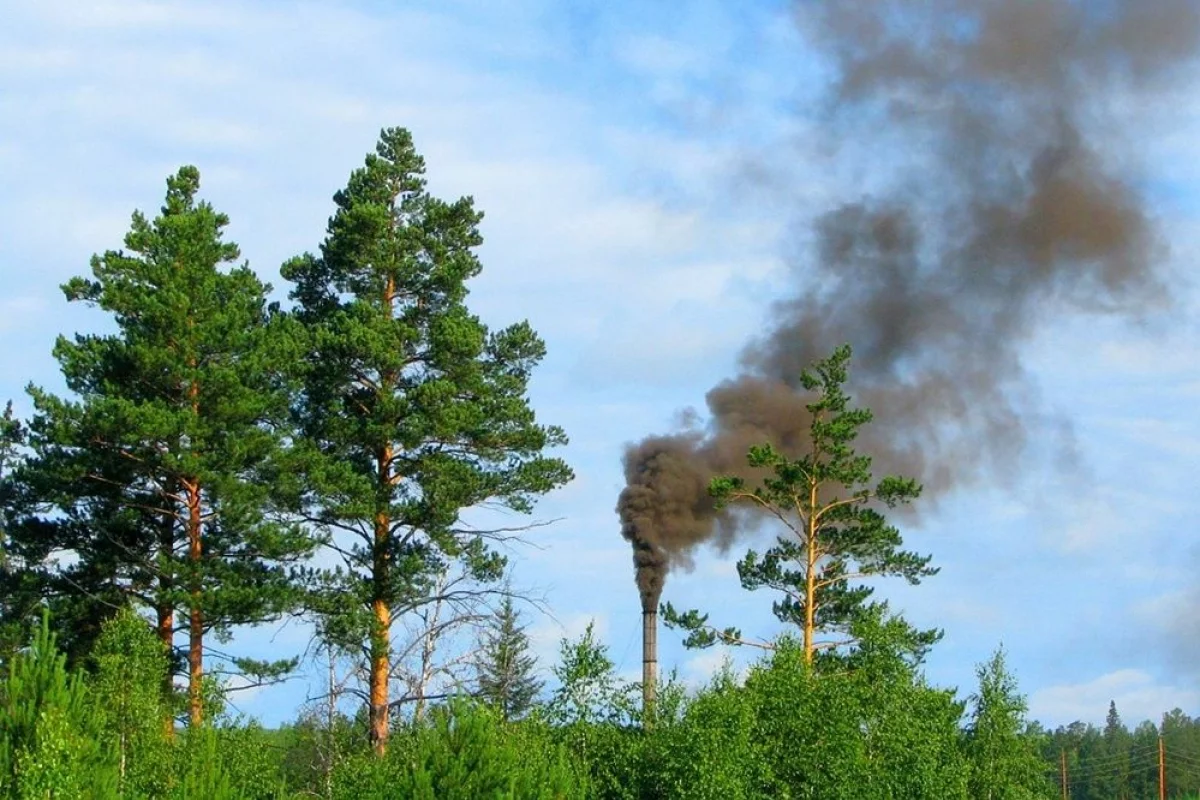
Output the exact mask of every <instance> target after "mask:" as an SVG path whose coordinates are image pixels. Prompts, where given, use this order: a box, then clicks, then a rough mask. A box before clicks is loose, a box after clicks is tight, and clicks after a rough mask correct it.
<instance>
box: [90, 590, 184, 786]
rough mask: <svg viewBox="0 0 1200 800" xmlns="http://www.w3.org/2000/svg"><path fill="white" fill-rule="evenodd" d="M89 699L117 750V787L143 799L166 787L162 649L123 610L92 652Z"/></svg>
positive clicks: (164, 658)
mask: <svg viewBox="0 0 1200 800" xmlns="http://www.w3.org/2000/svg"><path fill="white" fill-rule="evenodd" d="M92 662H93V664H94V668H95V677H94V678H93V680H92V684H91V688H92V700H93V702H94V703H95V707H96V710H97V712H98V713H99V715H100V716H101V718H102V719H103V731H104V735H105V736H106V738H107V739H108V740H109V741H111V742H112V743H113V745H114V746H115V748H116V751H117V753H116V757H117V765H118V773H119V777H120V787H121V791H122V792H124V793H128V794H132V795H144V796H147V797H156V796H162V795H163V794H165V793H166V791H167V789H168V788H169V774H168V773H167V772H166V771H165V770H164V769H163V764H165V763H168V762H169V760H170V747H169V744H168V742H167V741H166V738H165V736H164V724H165V722H166V721H167V720H169V719H170V718H171V716H172V715H171V711H170V706H169V698H167V697H164V696H163V688H162V677H163V675H164V674H165V673H166V670H167V653H166V650H165V648H164V647H163V644H162V642H160V641H159V640H158V639H157V638H156V637H155V636H154V633H153V632H152V631H151V630H150V626H149V625H148V624H147V623H146V621H145V620H143V619H142V618H141V617H139V616H138V615H137V614H135V613H134V612H133V611H131V610H129V609H126V610H124V611H121V612H120V613H118V614H117V615H116V616H115V617H113V618H112V619H110V620H108V621H107V622H105V623H104V627H103V630H102V631H101V633H100V637H99V638H98V639H97V640H96V646H95V648H94V650H93V651H92Z"/></svg>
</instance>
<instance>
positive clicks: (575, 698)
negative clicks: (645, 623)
mask: <svg viewBox="0 0 1200 800" xmlns="http://www.w3.org/2000/svg"><path fill="white" fill-rule="evenodd" d="M595 625H596V623H595V622H594V621H593V622H589V623H588V626H587V628H586V629H585V630H584V632H583V633H582V634H581V635H580V636H579V638H578V639H576V640H575V641H570V640H568V639H562V640H561V641H560V642H559V663H558V665H557V666H555V667H554V677H555V678H557V679H558V684H559V685H558V688H556V689H555V690H554V694H553V696H552V697H551V699H550V704H549V706H548V707H547V709H546V713H547V717H548V719H550V720H551V721H552V722H554V723H555V724H557V725H562V726H572V725H579V724H586V723H594V722H601V721H603V722H611V723H625V722H630V721H632V720H633V719H635V718H636V713H637V706H636V701H635V700H634V698H633V688H634V687H632V686H630V685H629V684H626V683H624V682H623V681H620V680H619V679H618V678H617V676H616V674H615V671H614V666H613V662H612V659H611V658H609V657H608V647H607V646H606V645H604V644H602V643H601V642H599V641H597V639H596V631H595Z"/></svg>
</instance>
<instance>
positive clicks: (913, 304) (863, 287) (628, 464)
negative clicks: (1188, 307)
mask: <svg viewBox="0 0 1200 800" xmlns="http://www.w3.org/2000/svg"><path fill="white" fill-rule="evenodd" d="M795 10H796V17H797V20H798V21H799V23H800V26H801V28H802V29H803V32H804V33H806V34H807V36H806V38H807V39H808V40H809V43H810V52H811V53H814V54H818V55H821V56H824V57H825V60H826V61H827V63H828V66H830V67H831V68H832V75H833V76H834V79H833V82H832V84H831V87H830V96H829V101H830V102H829V103H828V105H827V106H825V107H826V108H827V109H828V113H827V115H826V117H825V118H824V119H822V120H821V121H820V122H819V123H818V125H817V126H816V127H815V129H814V132H815V133H816V134H817V135H818V136H821V137H824V142H823V144H825V145H828V146H829V147H828V151H830V152H832V153H834V154H838V155H841V156H842V157H845V158H848V159H851V162H852V163H851V166H853V167H857V168H858V169H856V170H855V171H856V172H861V171H863V170H864V169H865V170H866V171H867V172H869V173H871V174H878V175H881V176H887V182H886V183H882V184H881V185H880V186H879V188H878V191H877V192H876V193H875V194H874V195H873V196H865V197H864V196H857V195H856V196H853V197H847V198H844V199H842V200H841V201H839V202H837V203H835V204H833V205H831V206H830V207H828V208H826V209H823V210H822V211H821V213H819V214H817V215H816V216H815V219H814V224H813V226H812V231H813V233H814V234H815V247H814V248H813V251H812V252H813V258H812V259H805V260H804V261H803V262H801V263H795V264H793V265H791V266H792V268H793V275H792V280H793V285H794V287H795V288H794V290H793V292H792V293H791V295H790V297H787V298H786V299H784V300H783V301H781V302H779V303H777V304H776V305H775V307H774V308H773V313H772V315H771V317H770V320H769V324H768V325H766V326H765V328H764V334H763V336H762V337H761V338H759V339H757V340H756V341H753V342H751V343H750V344H749V345H748V346H747V348H746V349H745V351H744V352H743V354H742V358H741V365H740V370H739V372H738V374H737V375H735V376H733V377H732V378H730V379H729V380H727V381H724V382H722V383H721V384H719V385H718V386H716V387H715V388H713V389H712V390H711V391H710V392H709V393H708V396H707V398H706V400H707V406H708V411H709V418H708V421H707V425H706V426H705V427H704V428H703V429H692V430H689V431H686V432H684V433H679V434H673V435H666V436H661V435H660V436H652V437H649V438H647V439H645V440H643V441H641V442H638V443H635V444H631V445H630V446H629V447H628V448H627V449H626V452H625V459H624V466H625V479H626V485H625V488H624V490H623V491H622V492H621V496H620V499H619V501H618V505H617V510H618V512H619V514H620V517H621V522H622V535H623V536H625V538H626V539H627V540H628V541H629V542H630V543H631V544H632V545H633V549H634V565H635V568H636V576H637V584H638V589H639V592H640V593H641V596H642V607H643V609H646V608H650V609H653V608H655V607H656V606H657V601H658V596H659V595H660V594H661V592H662V588H663V584H664V582H665V580H666V575H667V573H668V572H669V571H670V570H671V569H674V568H677V567H680V566H683V567H685V568H686V567H688V566H690V563H691V556H692V553H693V552H694V551H695V549H696V548H697V547H700V546H701V545H704V544H706V543H712V544H715V545H717V547H718V548H720V549H722V550H724V549H726V548H728V546H729V545H730V544H731V542H732V541H733V537H734V536H735V535H736V534H737V533H738V532H739V531H740V529H741V526H739V524H738V523H739V522H744V521H745V520H746V516H745V515H746V514H748V513H749V512H738V514H731V513H730V512H728V511H720V510H718V509H716V508H715V506H714V505H713V503H712V499H711V498H710V497H709V495H708V485H709V482H710V481H711V479H712V477H713V476H714V475H720V474H740V475H742V476H743V477H750V476H747V475H746V473H745V470H746V461H745V459H746V452H747V449H748V448H749V447H750V446H751V445H755V444H761V443H764V442H770V443H771V444H773V445H774V446H775V447H776V448H777V449H779V450H780V451H782V452H784V453H785V454H787V455H789V456H791V457H799V456H801V455H803V450H802V448H803V446H804V440H805V437H804V432H805V428H806V427H807V412H806V410H805V401H806V393H805V392H804V391H803V389H802V387H799V386H797V378H798V376H799V374H800V371H801V370H802V369H804V368H805V367H807V366H809V365H810V364H812V363H813V362H814V361H816V360H817V359H819V358H823V357H825V356H827V355H829V353H830V352H832V350H833V349H834V348H835V347H837V346H839V345H842V344H845V343H849V344H851V345H852V346H853V348H854V382H853V384H852V386H851V389H852V391H853V394H854V396H855V402H856V403H857V404H858V405H861V406H864V407H866V408H869V409H871V410H872V411H873V412H874V413H875V417H876V419H877V420H878V423H877V424H876V425H873V426H870V428H869V429H868V430H866V431H864V435H863V437H862V438H861V439H860V441H859V445H860V446H861V448H862V450H863V452H865V453H867V454H869V455H871V456H872V458H873V460H874V466H875V468H876V471H877V472H878V473H879V474H881V475H887V474H900V475H907V476H912V477H915V478H916V479H917V480H919V481H920V482H921V483H922V484H923V486H924V492H923V493H922V501H923V502H924V503H926V504H928V503H930V502H933V501H936V500H937V498H938V497H940V496H943V495H944V494H945V493H947V492H950V491H952V490H954V489H955V488H957V487H959V486H962V485H964V484H970V483H972V482H975V481H979V480H985V479H991V478H997V477H998V478H1001V479H1003V478H1004V477H1005V476H1008V475H1012V474H1014V473H1018V472H1020V471H1021V470H1020V469H1019V467H1020V459H1021V457H1022V456H1023V455H1025V452H1026V447H1025V446H1026V442H1027V441H1030V440H1031V439H1033V438H1035V437H1034V436H1031V435H1030V434H1031V433H1036V434H1041V433H1043V431H1041V430H1037V431H1032V432H1031V431H1030V430H1029V428H1028V426H1029V425H1030V423H1031V422H1033V423H1035V424H1036V423H1037V422H1038V421H1039V420H1044V419H1045V418H1046V417H1047V414H1046V412H1045V408H1044V407H1043V406H1042V405H1041V404H1040V403H1039V402H1038V399H1037V397H1038V393H1037V387H1036V386H1035V385H1034V383H1033V381H1032V380H1031V379H1030V377H1029V376H1028V375H1027V374H1026V371H1025V368H1024V365H1023V363H1022V360H1023V359H1022V355H1023V352H1024V347H1025V345H1026V344H1027V343H1028V342H1029V341H1030V340H1031V339H1033V338H1034V337H1035V336H1036V335H1038V334H1039V333H1041V332H1043V331H1044V330H1045V329H1046V327H1047V326H1048V325H1050V324H1054V323H1058V322H1059V321H1061V320H1063V319H1066V318H1068V317H1069V316H1071V315H1075V314H1107V315H1112V316H1116V317H1122V318H1125V319H1130V320H1135V321H1136V320H1142V319H1145V318H1148V317H1151V316H1153V315H1154V314H1156V313H1158V312H1160V311H1161V310H1162V309H1163V308H1164V307H1165V306H1167V305H1168V303H1169V301H1170V299H1171V298H1170V294H1171V293H1170V291H1169V287H1170V285H1171V283H1172V276H1171V275H1169V274H1168V272H1167V270H1166V268H1165V266H1164V265H1165V259H1164V258H1163V257H1162V256H1163V249H1164V248H1163V242H1162V241H1161V238H1160V235H1159V230H1158V228H1157V226H1156V224H1155V220H1154V217H1153V214H1152V213H1151V209H1150V208H1149V207H1148V205H1147V203H1146V198H1145V197H1144V196H1143V192H1142V190H1141V186H1142V183H1143V181H1142V180H1141V176H1139V175H1137V174H1136V173H1133V172H1130V171H1129V170H1128V169H1127V168H1126V167H1127V164H1128V163H1129V162H1128V160H1127V159H1125V158H1123V154H1122V153H1119V152H1114V150H1113V148H1115V147H1117V146H1118V145H1119V144H1120V142H1121V141H1123V140H1124V139H1132V138H1134V137H1135V136H1136V135H1137V133H1138V132H1137V130H1136V129H1134V128H1132V127H1129V125H1128V123H1129V122H1131V121H1132V122H1133V123H1134V124H1136V123H1137V121H1138V120H1139V116H1138V115H1137V114H1133V113H1128V106H1129V105H1131V104H1135V103H1139V102H1144V101H1147V100H1150V99H1152V97H1153V94H1154V92H1155V90H1156V89H1160V88H1163V89H1165V88H1169V87H1170V86H1172V85H1173V84H1174V82H1175V81H1176V80H1177V79H1179V78H1180V77H1183V76H1185V75H1186V76H1187V77H1191V75H1190V73H1185V72H1184V68H1188V69H1189V70H1190V68H1191V67H1192V66H1194V62H1195V57H1196V55H1197V51H1198V48H1200V4H1197V3H1196V2H1195V0H1107V2H1088V1H1087V0H1041V2H1036V3H1033V2H1030V3H1014V2H1012V0H929V2H920V3H917V2H911V0H862V1H861V2H855V3H847V2H841V1H840V0H806V2H803V3H796V4H795ZM808 107H810V108H811V107H812V106H811V104H810V105H809V106H808ZM1110 112H1112V113H1110ZM777 155H778V157H777V158H776V159H775V162H774V163H771V164H767V165H766V167H767V169H766V170H765V171H766V172H768V173H770V172H780V173H781V174H783V176H784V179H785V181H786V180H787V179H790V178H791V177H792V176H791V175H789V174H788V173H787V162H788V161H789V160H794V158H795V156H794V154H793V153H792V152H790V151H788V150H786V149H785V148H779V151H778V153H777ZM893 176H894V177H893ZM809 180H811V175H806V176H804V179H803V180H800V181H799V183H805V182H807V181H809ZM854 191H855V192H857V191H859V189H858V188H857V187H856V188H855V190H854ZM739 514H741V515H743V516H741V518H739ZM751 527H752V525H751ZM647 598H652V599H653V601H654V602H653V603H650V604H649V605H647Z"/></svg>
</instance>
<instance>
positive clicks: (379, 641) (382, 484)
mask: <svg viewBox="0 0 1200 800" xmlns="http://www.w3.org/2000/svg"><path fill="white" fill-rule="evenodd" d="M395 298H396V282H395V279H394V278H393V277H392V276H390V275H389V276H388V277H387V280H386V281H385V283H384V288H383V306H384V309H385V310H386V313H387V316H388V318H389V319H390V318H391V316H392V309H393V305H394V303H395ZM393 383H394V376H392V375H389V374H386V373H384V374H382V375H380V376H379V387H380V392H381V393H386V392H390V391H391V390H392V384H393ZM375 466H376V478H377V479H378V481H379V497H380V498H381V501H380V502H381V503H382V505H381V506H380V507H379V508H378V509H377V510H376V513H375V531H374V534H375V540H374V550H375V552H374V558H373V560H372V569H373V570H374V573H375V574H374V575H373V576H372V577H373V578H374V585H375V597H374V598H373V600H372V602H371V611H372V613H373V614H374V617H375V619H374V623H375V629H374V630H373V631H372V632H371V678H370V687H369V689H370V694H371V699H370V709H369V710H370V722H371V746H372V748H373V749H374V751H375V754H376V755H377V756H383V755H384V753H386V752H387V741H388V722H389V720H388V680H389V678H390V677H391V671H392V670H391V666H392V664H391V661H392V658H391V635H392V609H391V605H390V604H389V602H388V600H389V598H390V597H391V586H390V583H391V564H390V562H389V557H388V553H389V549H388V539H389V537H390V535H391V526H392V520H391V516H390V514H389V513H388V508H389V506H388V505H387V498H390V497H391V491H392V448H391V445H384V446H383V448H382V449H381V450H380V451H379V452H378V453H377V455H376V464H375Z"/></svg>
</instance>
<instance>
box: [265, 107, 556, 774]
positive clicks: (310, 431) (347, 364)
mask: <svg viewBox="0 0 1200 800" xmlns="http://www.w3.org/2000/svg"><path fill="white" fill-rule="evenodd" d="M424 172H425V164H424V160H423V159H422V158H421V156H420V155H418V154H417V151H416V150H415V148H414V147H413V143H412V138H411V136H410V135H409V133H408V132H407V131H405V130H403V129H399V128H392V129H387V130H384V131H383V132H382V135H381V137H380V140H379V143H378V146H377V148H376V152H375V153H374V154H371V155H368V156H367V159H366V162H365V164H364V166H363V167H361V168H359V169H357V170H355V171H354V172H353V173H352V174H351V176H350V180H349V182H348V184H347V186H346V188H345V189H344V190H342V191H340V192H338V193H337V194H336V195H335V197H334V203H335V204H336V209H335V211H334V214H333V217H332V218H331V219H330V221H329V227H328V235H327V237H326V239H325V241H324V243H323V244H322V245H321V251H320V255H304V256H301V257H298V258H295V259H293V260H291V261H289V262H288V263H287V264H285V265H284V267H283V274H284V277H286V278H287V279H288V280H290V281H293V282H294V284H295V286H294V287H293V289H292V291H291V297H292V298H293V299H294V300H295V301H296V303H297V309H296V317H297V319H298V320H299V321H300V322H301V323H302V324H303V325H304V327H305V329H306V330H307V332H308V336H309V337H310V339H309V340H310V345H309V360H308V366H307V369H306V371H305V374H304V389H303V391H302V393H301V395H300V397H298V398H297V401H296V407H297V410H298V416H299V421H300V426H301V430H302V432H303V437H302V440H301V443H300V452H301V453H302V454H303V456H304V461H303V463H300V464H298V465H297V467H296V472H297V474H300V473H302V474H303V475H304V481H303V486H301V487H299V489H300V493H301V495H302V496H301V498H300V499H299V500H298V501H297V502H298V507H300V508H301V509H302V511H301V513H302V516H303V518H304V519H305V520H306V521H308V522H309V523H311V524H314V525H315V526H317V527H318V528H319V529H321V530H323V531H326V532H328V533H329V534H330V538H331V544H332V546H333V548H334V549H335V551H336V553H337V554H338V555H339V556H340V557H341V559H342V562H343V566H342V567H341V568H340V569H339V570H336V571H334V572H332V573H330V574H328V575H327V576H326V578H327V582H328V588H329V590H330V591H329V592H328V593H327V594H326V598H327V600H328V604H327V606H326V608H325V612H326V613H325V623H324V624H325V630H326V632H327V633H329V634H331V635H335V636H337V637H341V638H343V639H344V640H345V641H347V642H353V641H355V640H357V641H358V642H360V643H361V642H363V641H365V642H367V650H368V651H369V661H370V665H369V667H370V669H369V675H370V681H369V682H370V685H369V709H370V729H371V738H372V741H373V743H374V747H375V750H376V752H378V753H382V752H383V751H384V750H385V748H386V741H387V736H388V717H389V709H390V705H389V699H388V680H389V675H390V672H391V667H392V664H391V656H392V645H391V632H392V623H393V621H394V620H395V619H396V618H397V617H399V616H401V615H403V614H405V613H408V612H409V611H411V610H412V609H414V608H417V607H419V606H420V605H422V604H424V603H428V602H430V599H431V598H430V592H431V591H434V590H433V589H432V587H433V586H434V584H435V578H436V576H437V575H439V574H440V573H441V572H443V571H444V570H445V568H446V565H447V564H449V563H450V562H452V561H453V560H456V559H457V560H460V561H461V562H462V563H464V564H465V565H467V567H468V569H469V570H470V571H471V572H472V573H473V575H474V576H475V577H476V578H478V579H480V580H485V581H492V580H497V579H499V577H500V576H501V574H502V572H503V566H504V559H503V558H501V557H500V556H499V555H498V554H496V553H495V552H494V551H493V550H492V549H491V548H490V547H489V545H488V537H487V535H486V534H484V533H482V532H480V531H477V530H475V529H472V528H471V527H469V526H467V525H465V524H463V523H461V521H460V515H461V513H462V511H463V510H465V509H469V508H472V507H476V506H479V505H480V504H482V503H484V502H488V503H489V504H491V505H493V506H494V505H500V506H505V507H507V508H510V509H513V510H516V511H519V512H529V511H530V510H531V509H532V504H533V501H534V498H535V497H536V496H537V495H539V494H542V493H544V492H547V491H549V490H551V489H553V488H555V487H557V486H560V485H562V484H563V483H565V482H566V481H567V480H569V479H570V478H571V471H570V469H569V468H568V467H567V465H566V464H565V463H563V462H562V461H561V460H559V459H555V458H548V457H546V456H544V455H542V451H543V450H545V449H546V448H547V447H551V446H554V445H559V444H564V443H565V442H566V436H565V435H564V434H563V432H562V430H561V429H559V428H557V427H554V426H542V425H539V424H537V422H536V420H535V417H534V413H533V410H532V409H531V408H530V406H529V403H528V400H527V398H526V390H527V389H526V387H527V384H528V381H529V377H530V373H531V370H532V369H533V368H534V367H535V366H536V365H537V364H538V362H539V361H541V359H542V357H543V356H544V354H545V345H544V344H543V343H542V341H541V339H539V338H538V336H537V335H536V334H535V333H534V331H533V329H532V328H531V327H530V326H529V325H528V324H527V323H520V324H516V325H513V326H511V327H508V328H505V329H504V330H501V331H497V332H490V331H489V330H488V328H487V327H486V326H485V325H484V324H483V323H482V322H480V320H479V319H478V318H477V317H475V316H473V315H471V314H470V313H469V312H468V310H467V307H466V305H465V300H466V295H467V286H466V283H467V281H468V280H469V279H470V278H472V277H474V276H475V275H477V274H478V273H479V271H480V264H479V261H478V259H477V258H476V256H475V253H474V249H475V248H476V247H478V246H479V245H480V244H481V242H482V238H481V237H480V234H479V230H478V225H479V221H480V219H481V218H482V215H481V214H480V213H479V212H478V211H476V210H475V208H474V205H473V201H472V200H471V199H470V198H469V197H467V198H462V199H459V200H457V201H455V202H453V203H447V202H443V201H441V200H438V199H436V198H434V197H433V196H431V195H430V194H429V193H428V192H427V191H426V189H425V179H424V177H423V175H424Z"/></svg>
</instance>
